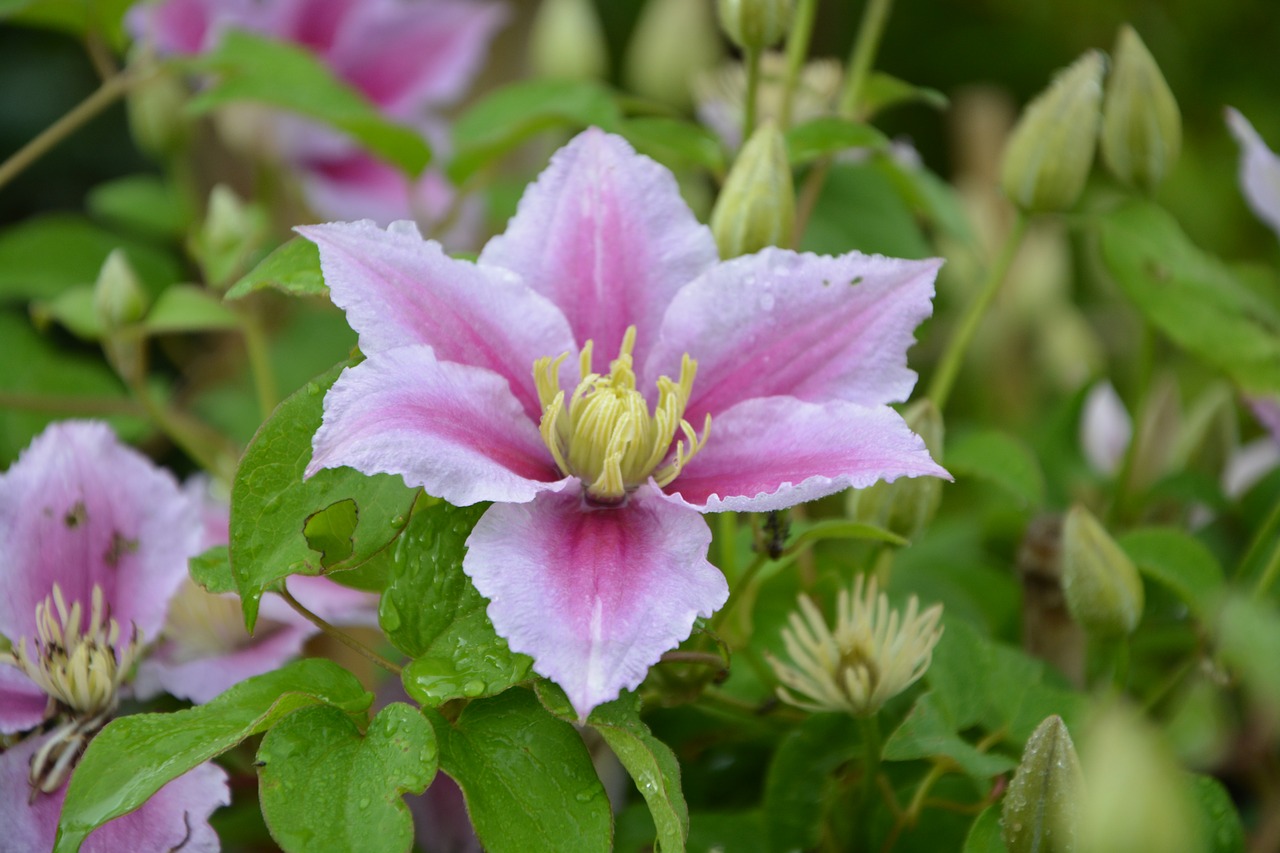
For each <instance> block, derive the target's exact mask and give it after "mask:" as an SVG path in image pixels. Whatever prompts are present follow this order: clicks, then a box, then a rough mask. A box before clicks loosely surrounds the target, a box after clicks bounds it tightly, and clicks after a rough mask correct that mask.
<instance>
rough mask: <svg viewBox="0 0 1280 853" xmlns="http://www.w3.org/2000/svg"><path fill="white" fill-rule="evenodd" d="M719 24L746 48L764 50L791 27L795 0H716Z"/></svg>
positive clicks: (736, 42)
mask: <svg viewBox="0 0 1280 853" xmlns="http://www.w3.org/2000/svg"><path fill="white" fill-rule="evenodd" d="M716 8H717V10H719V13H720V26H721V28H722V29H724V31H725V34H726V35H727V36H729V40H730V41H732V42H733V43H734V44H736V45H737V46H738V47H740V48H743V49H744V50H763V49H764V48H766V47H773V46H774V45H775V44H777V43H778V42H780V41H782V37H783V36H785V35H786V34H787V30H789V29H791V16H792V13H793V11H794V9H795V0H717V2H716Z"/></svg>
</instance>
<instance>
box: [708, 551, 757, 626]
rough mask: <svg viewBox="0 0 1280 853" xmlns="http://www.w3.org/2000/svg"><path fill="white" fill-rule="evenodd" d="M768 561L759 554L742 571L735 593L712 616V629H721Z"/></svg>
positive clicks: (735, 586)
mask: <svg viewBox="0 0 1280 853" xmlns="http://www.w3.org/2000/svg"><path fill="white" fill-rule="evenodd" d="M768 561H769V558H768V557H767V556H765V555H764V554H759V555H757V556H756V558H755V559H754V560H752V561H751V565H749V566H747V568H746V571H744V572H743V573H742V577H740V578H738V582H737V583H736V584H734V590H733V594H732V595H730V596H729V600H728V601H727V602H726V603H725V605H724V607H721V608H720V610H719V611H717V612H716V615H715V616H713V617H712V618H711V630H713V631H716V630H719V628H720V626H721V625H723V624H724V623H725V620H726V619H728V618H729V614H730V613H732V612H733V608H734V605H736V604H737V603H738V601H739V600H741V599H742V598H743V597H744V596H745V595H746V594H747V590H748V589H749V588H750V587H751V582H752V581H753V580H755V577H756V575H757V574H759V573H760V570H761V569H763V568H764V566H765V563H767V562H768Z"/></svg>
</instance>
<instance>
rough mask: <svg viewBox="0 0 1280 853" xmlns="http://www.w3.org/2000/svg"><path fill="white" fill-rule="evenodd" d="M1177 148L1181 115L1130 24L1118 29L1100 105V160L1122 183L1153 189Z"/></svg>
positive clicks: (1167, 87)
mask: <svg viewBox="0 0 1280 853" xmlns="http://www.w3.org/2000/svg"><path fill="white" fill-rule="evenodd" d="M1181 148H1182V116H1181V115H1180V114H1179V112H1178V102H1177V100H1176V99H1175V98H1174V97H1173V92H1172V91H1171V90H1170V89H1169V84H1168V83H1166V82H1165V79H1164V75H1163V74H1161V73H1160V66H1158V65H1156V61H1155V59H1154V58H1153V57H1152V56H1151V52H1150V51H1148V50H1147V46H1146V45H1145V44H1143V43H1142V39H1140V38H1139V37H1138V34H1137V33H1136V32H1134V29H1133V27H1130V26H1129V25H1127V24H1126V25H1125V26H1123V27H1121V28H1120V36H1119V38H1118V39H1117V41H1116V54H1115V67H1114V68H1113V69H1112V71H1111V79H1110V80H1108V81H1107V98H1106V102H1105V104H1104V105H1103V109H1102V161H1103V162H1104V163H1106V164H1107V168H1108V169H1110V170H1111V172H1112V174H1114V175H1115V176H1116V177H1117V178H1119V179H1120V180H1122V181H1124V182H1125V183H1126V184H1132V185H1134V186H1137V187H1139V188H1141V189H1143V190H1145V191H1146V192H1148V193H1154V192H1155V191H1156V189H1157V188H1158V187H1159V186H1160V182H1161V181H1162V180H1164V178H1165V176H1166V175H1168V174H1169V172H1170V171H1171V170H1172V169H1173V164H1174V163H1175V162H1176V161H1177V159H1178V152H1179V151H1180V150H1181Z"/></svg>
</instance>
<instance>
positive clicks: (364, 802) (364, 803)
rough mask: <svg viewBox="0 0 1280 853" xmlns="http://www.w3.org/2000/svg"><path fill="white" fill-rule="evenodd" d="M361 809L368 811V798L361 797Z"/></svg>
mask: <svg viewBox="0 0 1280 853" xmlns="http://www.w3.org/2000/svg"><path fill="white" fill-rule="evenodd" d="M360 808H362V809H367V808H369V798H368V797H361V798H360Z"/></svg>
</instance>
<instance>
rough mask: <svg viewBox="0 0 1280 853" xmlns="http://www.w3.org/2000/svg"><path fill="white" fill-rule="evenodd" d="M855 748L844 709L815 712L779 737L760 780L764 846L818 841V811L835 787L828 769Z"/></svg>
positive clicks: (858, 746) (854, 729) (806, 845)
mask: <svg viewBox="0 0 1280 853" xmlns="http://www.w3.org/2000/svg"><path fill="white" fill-rule="evenodd" d="M861 754H862V737H861V735H860V733H859V730H858V723H857V720H855V719H854V718H853V717H850V716H849V715H848V714H817V715H815V716H812V717H809V718H808V719H807V720H805V721H804V722H803V723H801V724H800V726H799V727H798V728H796V729H795V730H793V731H791V732H788V733H787V735H786V736H785V737H783V739H782V741H781V742H780V743H779V744H778V748H777V751H775V752H774V754H773V762H772V763H771V764H770V765H769V772H768V775H767V776H766V777H765V782H764V818H765V826H766V827H767V829H768V837H769V849H770V850H774V851H785V850H811V849H814V848H816V847H818V846H819V841H820V835H821V830H822V818H823V814H824V813H825V811H826V809H827V808H828V807H829V806H831V805H832V802H831V799H832V796H833V794H834V791H835V784H834V777H833V774H834V773H835V771H836V768H838V767H839V766H840V765H842V764H844V763H845V762H847V761H850V760H852V759H855V758H857V757H858V756H860V755H861Z"/></svg>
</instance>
